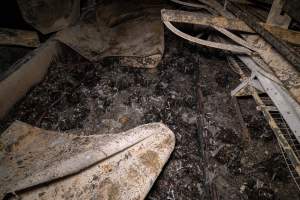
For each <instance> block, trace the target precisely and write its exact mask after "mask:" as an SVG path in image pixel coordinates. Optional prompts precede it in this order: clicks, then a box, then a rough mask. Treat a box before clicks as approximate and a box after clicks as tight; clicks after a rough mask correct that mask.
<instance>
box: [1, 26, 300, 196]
mask: <svg viewBox="0 0 300 200" xmlns="http://www.w3.org/2000/svg"><path fill="white" fill-rule="evenodd" d="M165 38H166V44H165V46H166V49H165V54H164V58H163V60H162V62H161V64H160V65H159V66H158V68H157V69H135V68H127V67H122V66H118V64H116V63H114V62H111V61H109V62H108V61H107V62H103V63H94V64H92V63H89V62H88V61H86V60H84V59H82V58H81V57H80V56H79V55H78V54H76V53H74V52H73V51H72V50H70V49H67V50H66V51H65V52H66V53H65V55H63V56H62V57H61V58H60V59H59V61H58V62H55V63H53V64H52V66H51V68H50V69H49V72H48V75H47V76H46V77H45V80H44V81H43V82H42V83H40V84H39V85H37V86H36V87H34V88H33V89H32V90H31V91H30V92H29V93H28V94H27V96H26V97H25V98H24V99H23V100H21V101H20V102H19V103H18V105H16V106H15V107H14V108H13V110H12V111H11V112H10V113H9V114H8V116H7V117H6V118H5V119H4V120H2V121H1V123H0V126H1V130H2V131H3V130H5V128H7V127H8V126H9V125H10V124H11V123H12V122H13V121H14V120H20V121H23V122H26V123H29V124H31V125H34V126H38V127H41V128H44V129H50V130H57V131H68V132H72V131H74V130H78V129H81V130H83V132H85V133H87V134H95V133H96V132H97V133H103V134H106V133H118V132H121V131H124V130H128V129H130V128H133V127H136V126H138V125H141V124H145V123H150V122H158V121H162V122H163V123H165V124H166V125H167V126H168V127H169V128H170V129H171V130H172V131H173V132H174V133H175V135H176V147H175V150H174V152H173V154H172V156H171V158H170V160H169V161H168V163H167V164H166V166H165V167H164V169H163V171H162V173H161V174H160V176H159V177H158V179H157V181H156V182H155V184H154V186H153V188H152V190H151V191H150V193H149V195H148V197H147V198H148V199H150V200H155V199H170V200H171V199H172V200H173V199H174V200H175V199H201V198H202V199H208V198H209V197H213V198H214V199H216V198H217V199H299V194H298V191H297V189H296V187H295V186H294V183H293V181H292V179H291V178H290V177H289V173H288V171H287V168H286V166H285V163H284V160H283V159H282V158H281V156H280V151H279V147H278V145H277V142H276V140H275V138H274V137H272V133H271V132H270V130H269V129H268V128H266V127H267V123H266V121H265V119H264V118H263V117H262V115H261V113H260V112H258V111H256V110H255V103H254V101H253V100H252V99H242V100H240V101H239V103H240V105H241V108H242V115H243V117H244V120H245V121H246V123H247V126H248V128H249V129H250V134H251V142H250V143H247V144H245V143H244V142H243V141H242V136H241V134H242V129H241V127H240V124H239V120H238V117H237V114H236V112H235V109H234V105H233V102H232V99H231V97H230V91H231V90H232V89H233V88H235V87H236V86H237V85H238V84H239V76H238V75H237V74H235V73H234V72H233V71H232V70H231V69H230V67H229V66H228V64H227V62H226V59H225V57H224V56H223V55H218V54H216V53H214V54H215V55H216V56H209V54H210V55H211V53H210V52H207V51H206V50H205V49H203V48H202V47H197V46H194V45H191V44H190V43H188V42H186V41H184V40H182V39H179V38H177V37H176V36H174V35H172V34H171V33H169V32H166V36H165ZM66 48H67V47H66ZM198 76H199V77H198ZM197 86H199V87H200V90H201V91H202V94H203V99H202V103H203V110H201V113H202V114H203V115H204V119H205V121H206V122H207V124H202V126H203V127H200V128H201V130H204V131H203V133H200V134H204V137H203V140H201V141H199V132H197V131H198V128H199V127H198V128H197V121H198V117H199V110H198V109H197V103H198V100H199V99H198V95H197V89H199V88H198V87H197ZM200 144H201V145H204V148H203V149H204V152H203V151H202V152H201V149H202V148H200V147H201V146H200ZM203 155H205V157H203ZM206 180H207V181H208V184H206V185H205V184H204V183H205V181H206Z"/></svg>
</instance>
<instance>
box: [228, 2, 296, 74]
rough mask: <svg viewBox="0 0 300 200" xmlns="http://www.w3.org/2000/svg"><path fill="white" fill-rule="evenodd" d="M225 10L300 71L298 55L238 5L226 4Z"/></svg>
mask: <svg viewBox="0 0 300 200" xmlns="http://www.w3.org/2000/svg"><path fill="white" fill-rule="evenodd" d="M227 8H228V9H229V10H230V11H231V12H232V13H234V14H235V15H236V16H237V17H238V18H240V19H241V20H243V21H244V22H245V23H246V24H247V25H248V26H249V27H250V28H252V29H253V30H254V31H255V32H257V33H258V34H259V35H261V37H263V38H264V39H265V40H266V41H267V42H268V43H270V44H271V45H272V46H273V47H274V48H275V49H276V50H277V51H278V52H279V53H280V54H281V55H282V56H283V57H284V58H285V59H286V60H287V61H288V62H290V63H291V64H292V65H293V66H294V67H295V68H296V69H297V70H298V71H300V55H299V54H298V53H297V52H296V51H295V50H294V49H292V48H291V47H290V46H288V45H287V44H286V43H285V42H284V41H282V40H280V39H277V38H276V37H275V36H274V35H273V34H271V33H270V32H269V31H268V30H266V29H265V28H264V27H263V26H262V25H260V24H259V23H258V22H257V20H255V17H254V16H252V14H250V13H249V12H247V10H243V9H241V8H240V7H239V6H238V5H236V4H234V3H232V2H228V5H227Z"/></svg>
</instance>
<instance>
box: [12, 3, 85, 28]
mask: <svg viewBox="0 0 300 200" xmlns="http://www.w3.org/2000/svg"><path fill="white" fill-rule="evenodd" d="M17 2H18V4H19V8H20V10H21V13H22V16H23V18H24V20H25V21H26V22H27V23H29V24H30V25H31V26H33V27H34V28H36V29H37V30H39V31H40V32H42V33H43V34H47V33H51V32H55V31H58V30H61V29H63V28H65V27H67V26H69V25H71V24H73V23H75V22H76V20H78V18H79V16H80V0H63V1H61V0H17Z"/></svg>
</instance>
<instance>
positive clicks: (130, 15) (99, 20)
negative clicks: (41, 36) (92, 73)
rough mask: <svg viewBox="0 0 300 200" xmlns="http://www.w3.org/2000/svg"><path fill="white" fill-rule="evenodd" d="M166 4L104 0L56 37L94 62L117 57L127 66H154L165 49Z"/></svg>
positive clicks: (121, 63)
mask: <svg viewBox="0 0 300 200" xmlns="http://www.w3.org/2000/svg"><path fill="white" fill-rule="evenodd" d="M163 7H164V6H163V4H161V3H160V2H159V1H158V2H155V1H154V2H153V1H149V2H148V1H138V0H131V1H121V0H114V1H108V2H104V3H101V4H99V5H98V6H97V7H96V9H95V11H91V12H90V13H88V14H87V15H86V17H84V18H83V19H82V20H81V21H80V22H79V23H78V24H77V25H75V26H73V27H70V28H68V29H66V30H63V31H61V32H59V33H58V34H57V36H56V38H57V39H58V40H59V41H61V42H62V43H64V44H66V45H68V46H69V47H71V48H72V49H74V50H75V51H77V52H78V53H79V54H81V55H83V56H84V57H85V58H87V59H88V60H90V61H93V62H97V61H100V60H103V59H111V58H113V59H114V60H117V61H118V62H119V64H120V65H123V66H133V67H144V68H153V67H156V65H157V64H158V63H159V61H160V60H161V58H162V55H163V51H164V34H163V25H162V23H161V21H160V9H161V8H163Z"/></svg>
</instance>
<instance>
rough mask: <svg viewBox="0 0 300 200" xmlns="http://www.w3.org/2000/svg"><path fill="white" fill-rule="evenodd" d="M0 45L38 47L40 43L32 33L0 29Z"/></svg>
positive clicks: (36, 35)
mask: <svg viewBox="0 0 300 200" xmlns="http://www.w3.org/2000/svg"><path fill="white" fill-rule="evenodd" d="M0 45H16V46H25V47H38V46H39V45H40V41H39V36H38V34H37V33H36V32H34V31H25V30H16V29H8V28H0Z"/></svg>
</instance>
